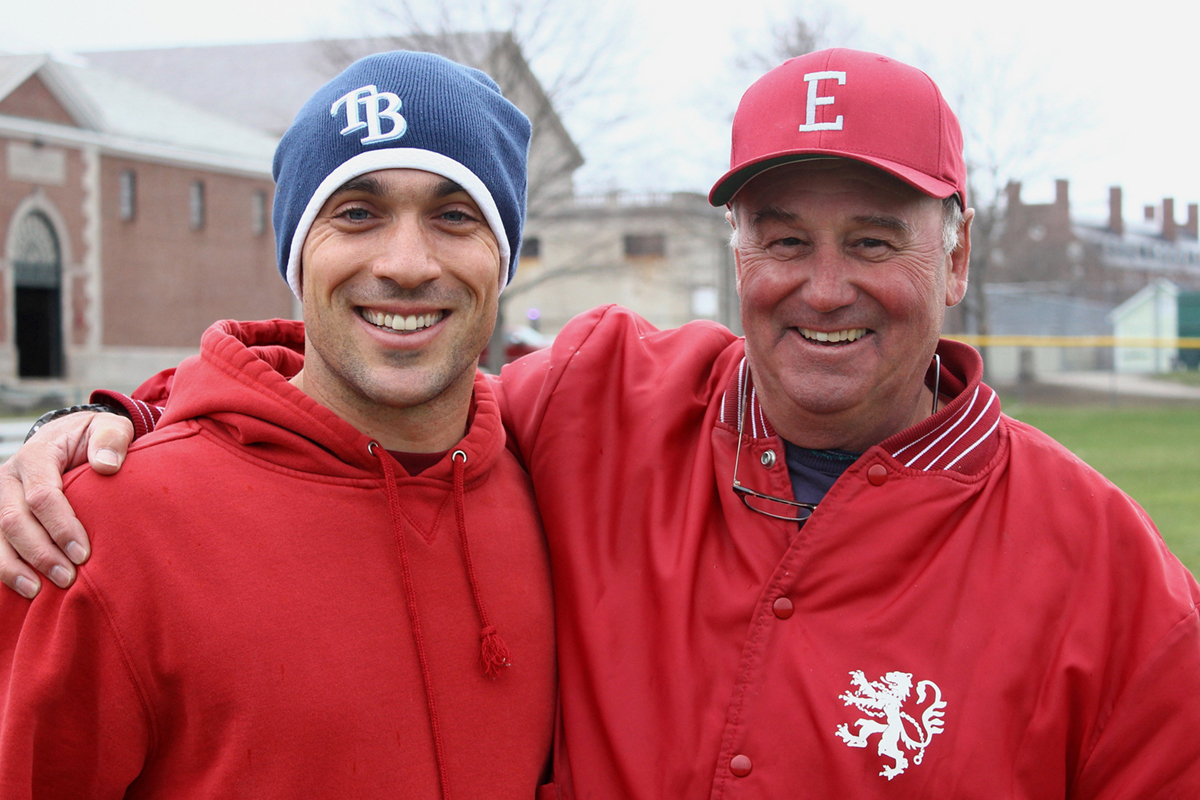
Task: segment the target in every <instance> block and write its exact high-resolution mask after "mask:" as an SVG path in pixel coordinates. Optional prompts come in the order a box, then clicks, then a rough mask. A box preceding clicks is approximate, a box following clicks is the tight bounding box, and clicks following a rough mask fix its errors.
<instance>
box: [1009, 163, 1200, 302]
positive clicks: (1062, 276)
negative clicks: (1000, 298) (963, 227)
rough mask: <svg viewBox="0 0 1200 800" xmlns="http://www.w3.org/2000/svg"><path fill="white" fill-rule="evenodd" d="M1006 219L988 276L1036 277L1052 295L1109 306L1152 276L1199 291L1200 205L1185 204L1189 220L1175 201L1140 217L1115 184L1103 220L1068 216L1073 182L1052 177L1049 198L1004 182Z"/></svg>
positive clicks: (1021, 279)
mask: <svg viewBox="0 0 1200 800" xmlns="http://www.w3.org/2000/svg"><path fill="white" fill-rule="evenodd" d="M1006 194H1007V202H1006V205H1005V212H1004V222H1003V225H1002V226H1001V233H1000V236H999V239H998V243H997V245H998V246H997V248H996V249H998V250H999V253H998V254H997V253H995V252H994V251H993V256H994V257H993V261H992V264H991V268H990V273H989V275H988V280H989V282H994V283H1026V282H1037V283H1042V284H1044V285H1046V286H1047V287H1053V289H1054V290H1055V291H1057V293H1060V294H1065V295H1069V296H1072V297H1081V298H1086V299H1088V300H1094V301H1097V302H1101V303H1109V304H1112V305H1113V306H1115V305H1117V304H1119V303H1122V302H1124V301H1125V300H1127V299H1128V298H1129V297H1131V296H1132V295H1133V294H1134V293H1136V292H1138V291H1140V290H1141V289H1142V288H1143V287H1145V286H1147V285H1148V284H1149V283H1150V282H1151V281H1154V280H1157V279H1167V280H1170V281H1172V282H1173V283H1175V284H1177V285H1178V286H1180V287H1186V288H1190V289H1193V290H1195V289H1200V243H1198V242H1197V234H1198V232H1200V230H1198V227H1200V206H1198V205H1197V204H1196V203H1191V204H1190V205H1188V207H1187V216H1186V221H1184V222H1182V223H1180V222H1179V221H1178V220H1177V218H1176V208H1175V201H1174V199H1172V198H1166V199H1164V200H1163V201H1162V204H1161V205H1159V206H1149V207H1147V208H1145V209H1142V212H1143V213H1142V214H1141V215H1140V219H1137V220H1134V221H1129V220H1126V219H1125V215H1124V210H1123V208H1122V192H1121V188H1120V187H1119V186H1114V187H1112V188H1111V189H1110V190H1109V215H1108V218H1107V219H1106V220H1092V221H1087V220H1080V219H1076V218H1073V217H1072V214H1071V202H1070V186H1069V184H1068V182H1067V181H1065V180H1059V181H1056V182H1055V198H1054V201H1053V202H1052V203H1044V204H1029V203H1025V202H1023V201H1022V200H1021V184H1020V183H1010V184H1009V185H1008V187H1007V192H1006Z"/></svg>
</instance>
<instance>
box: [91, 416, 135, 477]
mask: <svg viewBox="0 0 1200 800" xmlns="http://www.w3.org/2000/svg"><path fill="white" fill-rule="evenodd" d="M132 441H133V423H132V422H130V421H129V420H127V419H125V417H122V416H119V415H117V414H96V415H95V416H93V417H92V420H91V422H90V424H89V425H88V440H87V455H88V463H89V464H91V465H92V469H94V470H95V471H96V472H99V473H100V474H101V475H111V474H113V473H114V472H116V471H117V470H119V469H120V468H121V464H123V463H124V462H125V454H126V453H127V452H128V451H129V443H130V442H132Z"/></svg>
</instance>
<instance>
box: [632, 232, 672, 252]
mask: <svg viewBox="0 0 1200 800" xmlns="http://www.w3.org/2000/svg"><path fill="white" fill-rule="evenodd" d="M666 254H667V236H666V234H664V233H627V234H625V255H626V256H627V257H645V256H657V257H659V258H661V257H663V256H665V255H666Z"/></svg>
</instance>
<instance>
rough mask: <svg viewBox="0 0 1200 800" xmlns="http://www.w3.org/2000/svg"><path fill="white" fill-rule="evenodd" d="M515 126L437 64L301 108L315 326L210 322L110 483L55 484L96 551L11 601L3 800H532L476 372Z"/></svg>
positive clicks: (368, 69) (360, 80) (290, 241)
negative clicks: (58, 583) (164, 406)
mask: <svg viewBox="0 0 1200 800" xmlns="http://www.w3.org/2000/svg"><path fill="white" fill-rule="evenodd" d="M529 133H530V129H529V123H528V121H527V120H526V119H525V118H524V116H523V115H522V114H521V113H520V112H519V111H518V110H517V109H516V108H515V107H514V106H513V105H512V104H511V103H509V102H508V101H507V100H505V99H504V98H503V97H502V96H501V95H500V93H499V90H498V88H497V87H496V85H495V84H494V83H493V82H492V81H491V80H490V79H489V78H487V77H486V76H485V75H483V74H482V73H480V72H477V71H475V70H469V69H466V68H464V67H461V66H459V65H457V64H454V63H452V62H450V61H447V60H445V59H443V58H440V57H438V56H432V55H428V54H417V53H388V54H382V55H377V56H372V57H370V58H367V59H364V60H362V61H360V62H358V63H356V64H354V65H352V66H351V67H350V68H348V69H347V70H346V71H345V72H344V73H343V74H342V75H340V76H338V77H337V78H335V79H334V80H333V81H332V82H331V83H329V84H328V85H327V86H325V87H324V88H322V89H321V90H320V91H318V92H317V94H316V95H315V96H314V97H313V98H312V99H311V100H310V101H309V103H308V104H307V105H306V106H305V107H304V109H303V110H301V112H300V114H299V116H298V117H297V118H296V121H295V123H294V124H293V125H292V127H291V128H290V129H289V131H288V132H287V133H286V134H285V135H284V137H283V139H282V141H281V142H280V145H279V149H278V151H277V153H276V158H275V170H274V171H275V178H276V181H277V187H278V188H277V195H276V203H275V229H276V232H277V237H278V249H279V265H280V269H281V271H282V272H283V273H284V276H285V277H286V279H287V280H288V283H289V284H290V285H291V286H292V288H293V290H294V291H296V293H297V295H298V296H299V297H300V298H301V300H302V302H303V308H304V319H305V323H306V325H302V324H300V323H298V322H284V321H279V320H276V321H273V322H260V323H234V322H223V323H218V324H216V325H214V326H213V327H212V328H210V329H209V330H208V331H207V332H206V333H205V335H204V338H203V342H202V346H201V353H200V355H199V356H198V357H196V358H193V359H189V360H188V361H187V362H185V363H184V364H183V365H182V366H180V367H179V369H178V370H177V371H175V373H174V375H173V377H172V386H171V390H172V402H171V407H170V409H168V410H167V412H166V413H165V414H164V415H163V416H162V418H161V419H160V420H159V421H158V427H157V430H156V431H155V432H154V433H153V434H152V435H149V436H146V437H145V438H144V439H142V440H140V441H139V442H138V444H137V445H136V446H135V447H134V448H133V452H132V453H131V454H130V457H129V459H128V462H127V463H126V464H125V468H124V469H123V470H122V472H121V474H120V475H119V476H118V477H116V478H115V479H107V478H100V477H98V476H96V475H95V474H94V473H92V472H91V471H89V470H87V469H84V470H80V471H77V472H75V473H74V474H72V475H71V476H69V477H68V479H67V488H66V492H67V496H68V497H69V498H70V499H71V500H72V502H73V503H75V505H76V506H77V507H78V508H79V509H81V512H82V513H81V519H82V521H83V523H84V524H85V525H86V526H87V528H88V530H89V532H91V534H92V536H93V537H94V538H95V541H96V542H97V545H98V546H99V548H100V551H99V552H97V553H96V555H95V557H94V558H92V559H91V562H90V564H89V566H88V569H87V571H86V574H84V575H83V576H82V577H81V579H80V580H79V581H78V582H76V583H75V585H74V586H72V587H71V588H70V589H69V590H65V591H63V590H59V589H52V590H48V591H44V592H42V593H41V594H40V595H39V596H38V597H37V598H36V599H35V600H34V601H32V603H31V602H29V601H27V600H24V599H20V598H18V597H16V596H15V595H9V594H8V593H5V595H6V596H4V597H2V598H0V685H3V686H4V687H5V691H4V696H5V700H4V703H3V705H2V706H0V795H2V796H4V797H5V798H23V797H24V798H33V797H36V798H68V797H71V798H74V797H89V798H108V797H147V798H150V797H162V798H187V797H196V798H209V799H211V798H220V797H231V798H232V797H255V798H269V797H279V798H296V797H308V798H314V797H328V798H333V797H338V798H346V797H363V798H367V797H372V798H374V797H381V796H392V797H395V796H405V797H420V798H439V797H440V798H449V797H451V796H452V794H457V795H458V796H460V797H496V798H511V797H533V796H534V794H535V792H536V790H537V786H538V784H539V783H540V778H541V776H542V773H543V771H544V769H545V766H546V762H547V758H548V755H549V749H550V738H551V730H552V721H553V712H554V666H553V665H554V649H553V630H552V628H553V622H552V612H551V596H550V585H549V576H548V568H547V560H546V552H545V544H544V541H543V537H542V531H541V528H540V525H539V523H538V518H537V513H536V510H535V506H534V500H533V495H532V491H531V488H530V485H529V481H528V477H527V476H526V475H525V473H524V472H523V470H522V469H521V467H520V466H519V464H518V463H517V462H516V460H515V458H514V457H513V456H512V455H511V454H510V453H509V451H508V450H507V449H506V448H505V433H504V429H503V427H502V425H501V422H500V413H499V408H498V406H497V403H496V399H495V397H494V395H493V393H492V391H491V389H490V388H489V386H488V384H487V382H485V381H483V380H482V379H480V378H479V377H478V376H477V372H476V364H477V361H478V358H479V353H480V351H481V350H482V348H483V346H484V345H485V344H486V343H487V341H488V338H489V336H490V334H491V330H492V327H493V325H494V323H495V317H496V305H497V297H498V295H499V292H500V291H501V290H502V289H503V287H504V285H505V283H506V282H507V281H508V279H509V278H510V277H511V275H512V272H513V270H514V269H515V266H516V260H517V253H518V252H519V247H520V237H521V225H522V222H523V218H524V202H525V175H526V172H525V170H526V155H527V147H528V140H529ZM264 550H269V551H271V552H272V553H273V556H272V558H271V559H269V560H266V561H264V560H262V559H261V558H260V557H259V556H260V554H261V553H262V552H263V551H264ZM199 553H204V554H205V558H204V560H203V563H199V562H197V560H196V558H195V556H196V555H197V554H199ZM501 636H502V637H503V638H501Z"/></svg>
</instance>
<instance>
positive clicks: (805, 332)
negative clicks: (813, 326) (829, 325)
mask: <svg viewBox="0 0 1200 800" xmlns="http://www.w3.org/2000/svg"><path fill="white" fill-rule="evenodd" d="M798 330H799V331H800V335H801V336H803V337H804V338H805V339H811V340H813V341H816V342H853V341H855V340H856V339H861V338H862V337H863V336H866V335H867V329H866V328H848V329H846V330H842V331H830V332H826V331H814V330H810V329H808V328H799V329H798Z"/></svg>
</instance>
